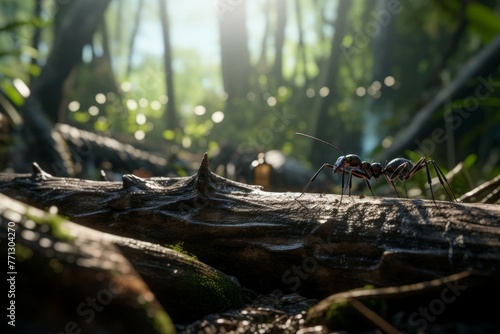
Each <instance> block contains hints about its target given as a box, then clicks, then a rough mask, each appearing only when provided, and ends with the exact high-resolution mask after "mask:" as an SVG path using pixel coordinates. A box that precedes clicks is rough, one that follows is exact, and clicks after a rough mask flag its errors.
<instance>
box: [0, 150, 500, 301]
mask: <svg viewBox="0 0 500 334" xmlns="http://www.w3.org/2000/svg"><path fill="white" fill-rule="evenodd" d="M0 192H1V193H4V194H6V195H8V196H10V197H12V198H15V199H18V200H20V201H22V202H25V203H28V204H30V205H33V206H35V207H39V208H47V207H50V206H57V207H58V209H59V212H60V213H61V214H62V215H64V216H66V217H69V218H70V219H71V220H73V221H74V222H77V223H79V224H82V225H85V226H88V227H92V228H94V229H98V230H101V231H104V232H108V233H111V234H115V235H120V236H124V237H131V238H135V239H138V240H143V241H147V242H151V243H156V244H160V245H165V244H176V243H178V242H183V244H184V248H185V250H186V251H188V252H190V253H192V254H195V255H196V256H197V257H198V259H199V260H201V261H202V262H204V263H207V264H208V265H210V266H213V267H215V268H217V269H219V270H221V271H223V272H225V273H226V274H229V275H233V276H235V277H237V278H238V280H239V281H240V282H241V283H242V284H243V286H246V287H248V288H250V289H253V290H255V291H258V292H263V293H266V292H270V291H272V290H276V289H279V290H280V291H283V292H297V293H300V294H302V295H304V296H307V297H310V298H324V297H326V296H328V295H330V294H332V293H337V292H341V291H345V290H348V289H354V288H359V287H363V286H365V285H366V284H373V285H375V286H377V287H384V286H393V285H403V284H410V283H416V282H420V281H423V280H429V279H434V278H439V277H442V276H447V275H451V274H454V273H457V272H461V271H464V270H468V271H470V272H472V273H473V274H474V276H476V277H480V281H481V284H484V283H485V282H488V281H490V280H492V281H495V282H496V283H495V284H497V283H498V281H499V279H498V277H499V276H500V275H498V270H499V269H498V268H499V264H500V247H499V246H500V238H499V235H500V223H499V217H500V208H499V207H498V206H497V205H487V204H462V203H449V202H440V201H438V202H437V207H436V206H435V205H434V204H433V202H432V201H427V200H410V199H391V198H379V197H366V198H357V197H354V196H353V197H351V198H344V201H343V203H342V205H340V206H339V205H338V200H339V196H337V195H318V194H304V195H303V196H301V197H300V198H299V199H297V197H298V195H299V194H297V193H272V192H264V191H261V190H260V189H258V188H257V187H254V186H249V185H245V184H241V183H238V182H234V181H230V180H227V179H224V178H222V177H219V176H217V175H215V174H213V173H212V172H211V171H210V170H209V169H208V158H207V156H206V155H205V157H204V159H203V161H202V162H201V165H200V169H199V171H198V172H197V173H196V174H195V175H193V176H191V177H183V178H179V177H177V178H161V177H155V178H148V179H142V178H138V177H136V176H133V175H124V176H123V182H104V181H87V180H80V179H71V178H58V177H52V176H51V175H48V174H47V173H45V172H43V171H42V170H41V169H39V168H38V167H36V164H35V165H34V171H33V174H31V175H19V174H4V175H1V176H0Z"/></svg>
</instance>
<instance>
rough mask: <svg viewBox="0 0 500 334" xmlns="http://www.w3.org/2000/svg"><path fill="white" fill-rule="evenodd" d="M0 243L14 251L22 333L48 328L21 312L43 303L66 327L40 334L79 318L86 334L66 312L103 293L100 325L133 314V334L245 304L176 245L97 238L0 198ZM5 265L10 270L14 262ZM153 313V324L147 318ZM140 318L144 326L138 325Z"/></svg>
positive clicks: (237, 291) (234, 287)
mask: <svg viewBox="0 0 500 334" xmlns="http://www.w3.org/2000/svg"><path fill="white" fill-rule="evenodd" d="M50 211H53V210H50ZM0 236H2V240H5V239H7V236H9V237H10V238H11V239H12V241H13V243H15V247H16V250H17V252H18V254H16V255H17V256H16V258H17V264H16V265H15V267H17V269H15V270H14V269H11V271H16V272H17V277H18V281H17V291H18V293H17V298H16V300H17V303H18V304H19V307H18V308H19V309H20V310H22V311H21V312H22V313H23V315H24V316H26V315H28V314H31V316H32V318H30V317H27V318H22V319H21V321H20V322H21V323H22V324H23V325H24V326H27V325H28V324H30V323H32V324H47V321H45V319H44V317H46V316H47V315H46V314H45V315H41V314H38V313H39V312H35V313H33V312H32V311H28V312H26V308H28V309H30V310H37V309H38V308H39V307H40V308H43V305H44V304H45V303H47V304H49V303H50V304H52V305H53V306H54V307H55V308H57V307H61V308H63V309H67V310H68V313H67V314H66V313H64V314H63V316H64V317H63V318H65V320H66V321H63V320H61V319H59V320H60V322H61V323H62V325H60V326H59V328H58V324H55V323H52V324H51V327H49V328H45V330H46V331H47V332H48V331H54V330H58V329H63V328H64V323H65V322H67V321H72V320H78V319H80V321H79V327H82V328H83V329H85V330H84V331H85V332H87V329H89V330H91V329H92V328H89V326H88V325H87V324H88V323H89V322H88V321H81V320H82V318H86V317H84V316H81V317H74V314H72V313H71V312H72V311H75V310H76V309H77V308H78V306H79V304H80V301H79V298H81V299H82V300H85V298H86V297H87V296H90V297H94V296H96V295H97V294H98V293H99V292H100V291H101V290H102V289H105V291H104V292H102V293H101V294H103V295H106V296H104V297H103V298H102V299H105V298H107V299H109V300H113V299H114V301H116V302H117V303H115V304H111V305H110V307H107V312H106V316H104V317H101V319H100V320H102V319H103V318H106V317H107V316H108V315H109V314H113V312H111V311H110V310H111V309H119V308H122V309H123V311H127V312H129V314H130V315H136V316H137V317H138V319H136V320H141V323H140V324H136V325H134V327H133V328H135V330H134V331H135V332H137V331H140V332H141V331H143V330H144V326H145V323H144V322H147V320H149V322H150V323H149V324H148V325H149V326H148V328H149V327H154V325H159V324H157V323H156V321H157V320H158V319H161V318H166V319H167V320H168V322H170V318H169V317H171V318H172V319H173V320H174V321H175V322H176V323H182V322H189V321H194V320H196V319H199V318H200V317H202V316H205V315H207V314H210V313H215V312H223V311H228V310H232V309H235V308H239V307H241V306H243V305H244V303H245V302H247V301H248V300H249V299H248V296H247V293H246V292H245V290H243V289H242V288H241V287H240V285H239V283H238V282H237V280H236V279H234V277H229V276H227V275H225V274H224V273H222V272H220V271H218V270H216V269H214V268H211V267H209V266H207V265H205V264H203V263H201V262H199V261H198V260H197V259H196V258H194V257H193V256H189V255H188V254H184V253H183V252H179V251H182V250H181V249H180V247H179V246H177V247H175V245H172V247H173V248H174V249H178V250H179V251H175V250H173V249H170V248H166V247H163V246H160V245H156V244H151V243H148V242H145V241H140V240H135V239H131V238H124V237H120V236H116V235H113V234H108V233H103V232H100V231H97V230H94V229H90V228H88V227H84V226H81V225H79V224H75V223H73V222H70V221H66V220H64V219H62V218H61V217H60V216H58V215H57V214H55V213H51V212H44V211H41V210H39V209H36V208H33V207H30V206H27V205H26V204H23V203H20V202H18V201H16V200H13V199H11V198H9V197H7V196H5V195H2V194H0ZM9 247H10V246H9ZM23 250H24V251H23ZM5 251H7V248H6V247H3V248H2V252H5ZM6 257H7V256H5V258H6ZM12 263H13V265H14V260H13V259H12ZM33 277H37V281H33ZM58 285H59V287H58ZM121 285H123V286H121ZM61 289H62V290H65V291H68V293H70V295H71V296H72V298H67V299H66V298H61V297H60V296H61V295H64V294H62V293H61V291H60V290H61ZM150 289H151V290H150ZM94 290H95V291H94ZM108 290H109V291H108ZM115 290H116V291H115ZM129 290H130V291H129ZM49 291H50V292H49ZM125 292H126V293H125ZM50 294H53V296H52V298H48V295H50ZM124 295H125V296H126V298H125V297H124ZM34 296H38V298H34ZM153 296H154V298H153ZM107 299H106V300H105V302H103V303H102V304H105V306H106V305H108V304H109V303H108V302H107V301H108V300H107ZM35 300H36V305H34V303H35ZM140 303H142V304H144V312H145V313H149V316H144V315H143V314H141V312H137V311H135V310H134V308H137V307H138V306H139V305H138V304H140ZM160 305H161V306H160ZM128 307H130V309H128ZM96 308H97V307H96ZM97 309H99V308H97ZM150 309H151V310H150ZM23 311H24V312H23ZM52 311H53V310H52ZM165 311H167V313H168V314H165ZM158 312H159V313H158ZM162 312H163V313H162ZM73 313H74V312H73ZM80 313H85V310H82V312H78V315H80ZM156 313H158V314H159V315H158V319H155V318H154V316H155V314H156ZM141 316H143V317H144V319H140V317H141ZM72 317H73V318H74V319H73V318H72ZM108 320H109V321H108ZM108 320H106V321H105V324H106V325H107V326H110V324H112V323H113V321H118V320H117V319H115V317H114V316H112V317H111V319H108ZM130 320H134V319H130ZM122 322H123V324H122V325H121V326H125V327H124V329H123V330H121V331H120V332H124V331H125V329H126V330H128V329H127V328H126V326H127V324H128V322H127V321H122ZM169 326H170V327H173V326H172V323H171V322H170V325H168V324H167V325H165V326H163V327H162V328H163V329H166V328H168V327H169ZM163 329H160V328H156V330H155V331H157V332H163ZM151 330H152V329H151ZM166 331H167V332H168V330H166Z"/></svg>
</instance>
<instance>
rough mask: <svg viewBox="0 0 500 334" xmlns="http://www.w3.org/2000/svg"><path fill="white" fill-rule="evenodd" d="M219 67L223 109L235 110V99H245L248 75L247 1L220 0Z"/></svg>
mask: <svg viewBox="0 0 500 334" xmlns="http://www.w3.org/2000/svg"><path fill="white" fill-rule="evenodd" d="M219 5H220V6H223V7H221V10H220V12H219V33H220V50H221V68H222V81H223V83H224V90H225V92H226V93H227V104H226V109H227V110H230V111H235V106H236V104H237V102H236V101H237V100H241V99H246V94H247V93H248V89H249V88H248V85H249V81H248V80H249V76H250V55H249V52H248V45H247V44H248V34H247V27H246V1H244V0H242V1H236V2H235V5H232V4H229V3H225V2H222V1H219Z"/></svg>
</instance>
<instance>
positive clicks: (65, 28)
mask: <svg viewBox="0 0 500 334" xmlns="http://www.w3.org/2000/svg"><path fill="white" fill-rule="evenodd" d="M109 2H110V0H74V1H72V2H71V3H70V4H69V5H67V6H69V8H66V9H65V11H64V12H65V14H64V17H59V18H58V19H57V20H58V21H57V20H56V30H55V33H56V35H55V38H54V45H53V47H52V51H51V52H50V55H49V57H48V59H47V63H46V64H45V66H44V67H43V68H42V72H41V74H40V76H38V77H36V78H35V79H34V80H33V82H32V85H31V96H30V98H32V99H37V100H38V101H39V102H40V104H41V107H42V110H43V111H44V112H45V114H46V115H47V116H48V117H49V119H50V121H51V122H52V123H55V122H57V121H58V117H59V111H60V108H61V100H62V87H63V84H64V80H65V79H66V78H67V77H68V75H69V73H70V72H71V70H72V69H73V68H74V67H75V66H76V65H78V64H79V63H80V62H81V60H82V50H83V47H84V46H85V45H86V44H90V43H91V42H92V36H93V35H94V32H95V30H96V27H97V24H98V23H99V22H100V21H101V19H102V17H103V13H104V11H105V9H106V7H107V6H108V4H109ZM59 15H62V14H59ZM57 22H59V23H57Z"/></svg>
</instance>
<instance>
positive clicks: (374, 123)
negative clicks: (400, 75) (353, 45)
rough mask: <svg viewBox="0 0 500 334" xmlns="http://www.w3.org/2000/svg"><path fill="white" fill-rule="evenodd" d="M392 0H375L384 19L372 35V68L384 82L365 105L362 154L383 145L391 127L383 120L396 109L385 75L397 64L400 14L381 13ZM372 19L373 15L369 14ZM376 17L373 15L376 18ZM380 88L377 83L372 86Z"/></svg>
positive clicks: (374, 73)
mask: <svg viewBox="0 0 500 334" xmlns="http://www.w3.org/2000/svg"><path fill="white" fill-rule="evenodd" d="M389 1H391V0H377V1H376V2H375V6H374V7H375V8H374V9H375V12H376V13H379V14H377V15H379V20H380V22H383V23H381V24H380V25H379V26H378V27H379V29H380V33H378V34H375V35H374V36H373V38H372V50H373V68H372V84H373V83H375V82H379V83H380V85H381V86H380V88H379V89H378V92H375V93H374V96H370V97H368V98H366V99H365V101H366V103H365V108H364V113H363V114H364V115H366V117H363V120H364V122H365V123H364V129H365V130H364V131H363V143H362V145H361V146H362V154H363V155H365V156H370V153H371V151H372V150H373V149H374V148H375V147H376V146H378V145H379V143H380V142H381V141H382V139H383V138H384V137H385V136H386V135H387V127H385V128H384V126H383V123H384V122H385V121H387V119H388V118H390V117H391V115H392V114H393V111H392V109H393V108H392V98H391V97H392V94H391V92H392V88H391V87H387V86H386V85H385V84H384V79H385V78H386V77H387V76H389V75H391V74H392V69H393V67H392V65H393V63H394V62H393V45H394V33H395V27H396V20H397V18H398V16H397V15H391V16H389V17H388V18H387V17H384V16H383V15H380V13H382V12H383V11H384V9H385V8H388V6H389V4H388V3H389ZM370 12H373V11H372V7H371V6H370V7H368V9H367V11H366V14H367V16H368V14H369V13H370ZM368 19H370V17H369V16H368ZM372 19H373V18H372ZM384 19H386V21H384ZM372 87H373V89H377V86H376V85H373V86H372Z"/></svg>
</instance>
